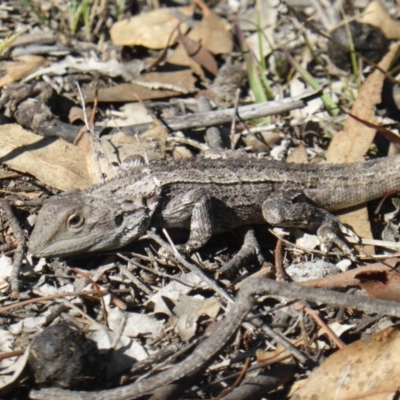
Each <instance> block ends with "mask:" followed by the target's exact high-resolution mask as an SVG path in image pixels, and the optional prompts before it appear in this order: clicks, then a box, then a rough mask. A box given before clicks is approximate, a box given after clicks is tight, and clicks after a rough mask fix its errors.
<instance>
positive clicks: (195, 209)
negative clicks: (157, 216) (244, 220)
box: [162, 189, 213, 253]
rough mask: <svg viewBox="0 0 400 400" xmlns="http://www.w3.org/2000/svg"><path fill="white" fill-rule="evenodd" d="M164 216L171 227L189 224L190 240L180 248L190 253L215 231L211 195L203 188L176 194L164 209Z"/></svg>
mask: <svg viewBox="0 0 400 400" xmlns="http://www.w3.org/2000/svg"><path fill="white" fill-rule="evenodd" d="M162 218H163V220H164V221H165V222H166V224H167V226H171V227H183V226H184V225H187V224H189V227H190V235H189V240H188V241H187V243H186V244H185V245H183V246H179V249H180V250H183V251H185V252H188V253H190V252H192V251H193V250H197V249H199V248H200V247H202V246H204V245H205V244H206V243H207V242H208V240H209V239H210V238H211V235H212V231H213V216H212V203H211V198H210V195H209V194H208V193H207V192H206V191H204V190H203V189H194V190H190V191H189V192H186V193H182V194H181V195H175V196H174V197H173V199H171V200H170V201H169V202H168V204H167V206H166V207H165V209H164V210H163V211H162Z"/></svg>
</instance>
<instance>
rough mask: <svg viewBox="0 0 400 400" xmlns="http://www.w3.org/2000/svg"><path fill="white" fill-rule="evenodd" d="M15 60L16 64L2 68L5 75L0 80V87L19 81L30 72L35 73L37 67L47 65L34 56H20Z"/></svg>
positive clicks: (40, 58)
mask: <svg viewBox="0 0 400 400" xmlns="http://www.w3.org/2000/svg"><path fill="white" fill-rule="evenodd" d="M15 60H16V62H13V63H11V64H9V65H7V66H6V67H5V68H4V70H5V71H6V74H5V75H4V76H2V78H1V79H0V87H3V86H5V85H8V84H9V83H11V82H17V81H20V80H21V79H23V78H25V77H26V76H28V75H30V74H31V73H32V72H34V71H36V70H37V69H38V68H39V67H41V66H44V65H48V62H47V60H46V59H45V58H43V57H40V56H34V55H25V56H21V57H18V58H16V59H15ZM0 73H1V71H0Z"/></svg>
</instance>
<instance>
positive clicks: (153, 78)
mask: <svg viewBox="0 0 400 400" xmlns="http://www.w3.org/2000/svg"><path fill="white" fill-rule="evenodd" d="M135 81H137V82H138V83H123V84H121V85H116V86H111V87H108V88H104V89H99V91H98V101H99V102H132V101H135V102H136V101H138V97H139V98H140V99H141V100H143V101H144V100H154V99H163V98H167V97H174V96H179V95H181V94H182V91H186V92H187V93H193V92H195V91H196V90H197V89H196V87H195V82H196V79H195V77H194V76H193V72H192V71H191V70H189V69H187V70H184V71H178V72H150V73H148V74H145V75H142V76H140V77H139V78H137V79H136V80H135ZM141 82H143V84H146V85H147V86H146V87H145V86H142V85H141V84H140V83H141ZM160 85H165V87H166V88H169V87H170V88H171V89H160V88H159V87H160ZM174 85H175V86H176V87H177V89H179V88H181V89H182V91H178V90H172V88H173V86H174ZM152 86H154V87H155V88H158V89H152V88H151V87H152ZM83 93H84V96H85V99H86V101H88V102H91V101H93V100H94V98H95V91H94V89H87V90H84V91H83Z"/></svg>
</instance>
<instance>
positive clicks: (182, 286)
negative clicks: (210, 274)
mask: <svg viewBox="0 0 400 400" xmlns="http://www.w3.org/2000/svg"><path fill="white" fill-rule="evenodd" d="M180 281H181V282H178V281H172V282H170V283H168V285H166V286H164V287H163V288H162V289H160V290H159V291H158V292H157V293H156V294H154V295H153V296H151V297H150V299H149V300H148V301H147V302H146V307H149V308H150V309H153V312H154V314H158V313H161V314H166V315H169V316H172V315H173V313H172V310H171V309H170V307H169V305H167V304H166V302H165V300H164V299H165V298H169V299H172V300H177V299H178V298H179V296H180V295H181V294H188V293H189V292H190V291H191V290H192V288H193V287H198V285H201V284H202V281H201V278H200V277H199V276H198V275H197V274H195V273H194V272H189V273H187V274H185V275H183V276H181V278H180Z"/></svg>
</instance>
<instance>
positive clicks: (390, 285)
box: [355, 271, 400, 301]
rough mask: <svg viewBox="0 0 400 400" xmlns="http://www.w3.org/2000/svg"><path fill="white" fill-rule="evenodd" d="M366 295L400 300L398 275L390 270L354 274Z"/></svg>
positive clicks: (399, 278)
mask: <svg viewBox="0 0 400 400" xmlns="http://www.w3.org/2000/svg"><path fill="white" fill-rule="evenodd" d="M355 278H356V279H358V280H359V286H360V287H361V288H363V289H365V290H366V291H367V292H368V296H370V297H376V298H378V299H384V300H393V301H400V276H399V274H397V273H394V272H390V271H365V272H362V273H358V274H357V275H356V276H355Z"/></svg>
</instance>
